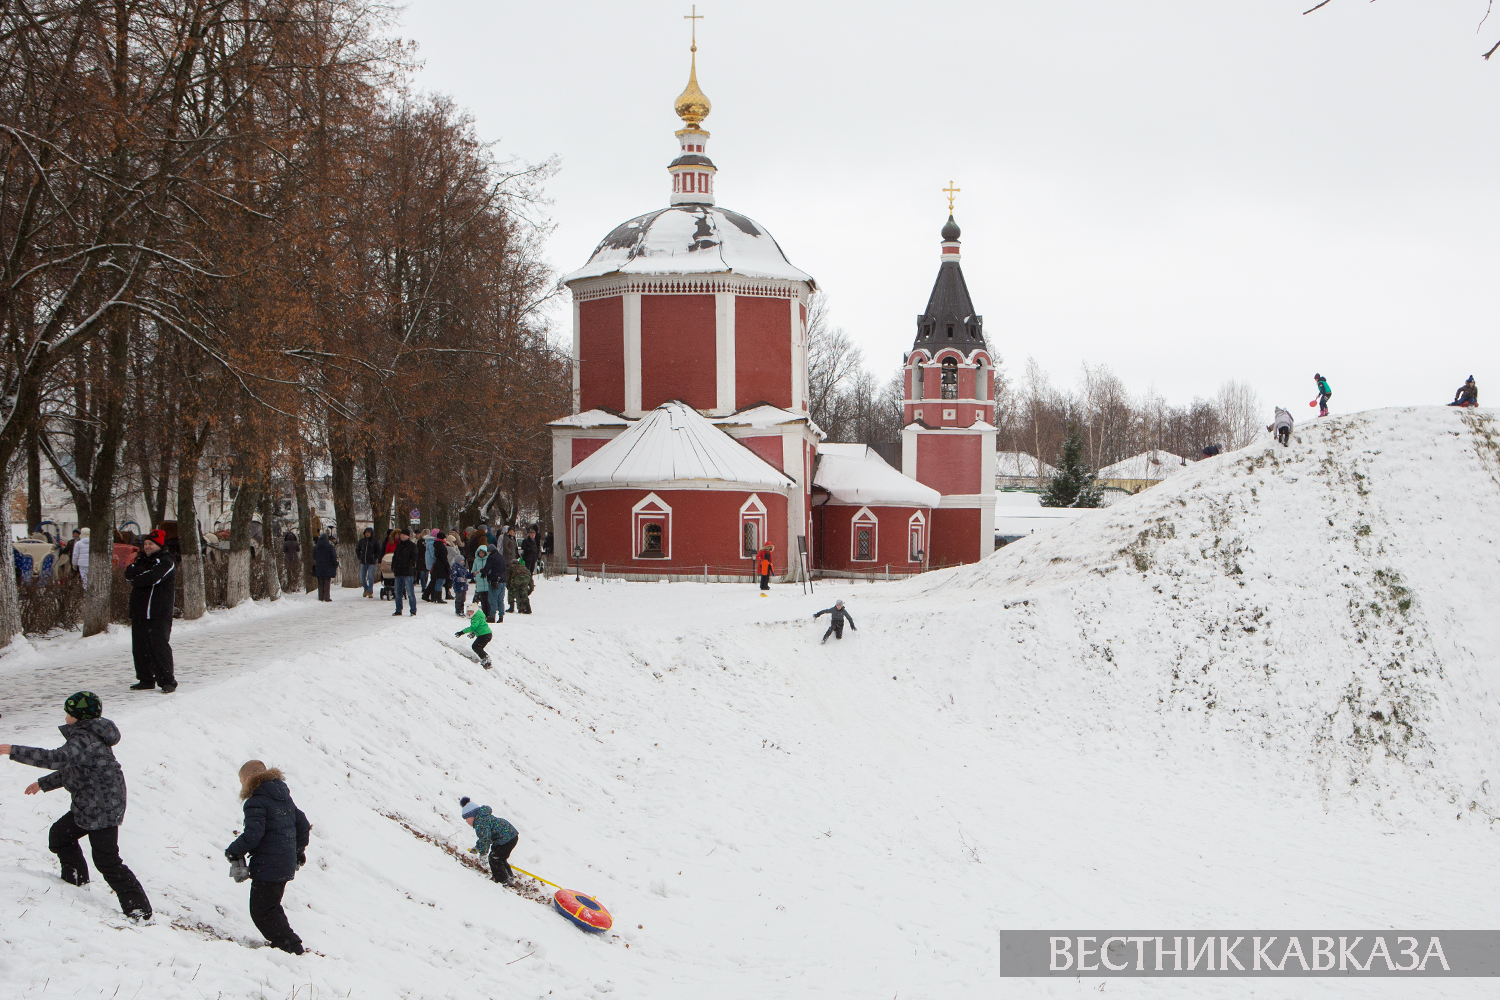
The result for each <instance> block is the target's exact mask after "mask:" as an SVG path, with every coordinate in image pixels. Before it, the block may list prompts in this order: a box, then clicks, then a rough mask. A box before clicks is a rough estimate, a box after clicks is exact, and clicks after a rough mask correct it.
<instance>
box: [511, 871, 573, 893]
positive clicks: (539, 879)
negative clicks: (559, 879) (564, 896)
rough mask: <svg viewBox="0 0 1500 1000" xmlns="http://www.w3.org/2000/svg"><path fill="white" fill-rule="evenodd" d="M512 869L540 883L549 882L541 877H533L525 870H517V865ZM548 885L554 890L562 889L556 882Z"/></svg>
mask: <svg viewBox="0 0 1500 1000" xmlns="http://www.w3.org/2000/svg"><path fill="white" fill-rule="evenodd" d="M511 867H512V868H514V869H515V870H516V871H518V872H520V873H521V874H522V875H529V876H530V877H531V878H534V879H536V880H537V881H538V882H547V880H546V879H544V878H542V877H541V876H540V875H532V874H531V872H529V871H527V870H526V869H524V868H516V866H515V865H511ZM547 884H548V885H550V886H551V887H552V888H554V889H561V888H562V886H560V885H558V884H557V883H556V882H547Z"/></svg>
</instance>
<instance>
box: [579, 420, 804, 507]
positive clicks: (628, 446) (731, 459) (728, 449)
mask: <svg viewBox="0 0 1500 1000" xmlns="http://www.w3.org/2000/svg"><path fill="white" fill-rule="evenodd" d="M791 483H792V480H791V479H790V478H789V477H787V476H785V475H783V474H782V473H781V472H780V470H778V469H776V468H774V467H772V466H771V465H770V464H768V463H767V462H766V461H765V460H764V459H762V458H761V457H760V456H759V455H757V454H755V452H753V451H751V450H750V449H749V448H747V447H745V446H744V445H742V444H740V443H739V442H738V441H736V440H735V439H734V438H732V437H730V436H729V435H728V434H726V433H724V432H723V431H721V430H719V428H717V427H715V426H714V425H713V424H711V423H709V422H708V420H707V418H705V417H703V416H702V415H701V414H699V413H698V411H697V410H695V409H693V408H692V407H691V406H688V405H687V404H686V403H679V402H677V401H676V400H673V401H671V402H668V403H663V404H662V405H660V406H658V407H657V408H656V409H654V410H652V411H651V412H650V413H648V414H646V415H645V416H644V417H642V418H641V419H640V420H638V421H636V423H635V424H634V425H633V426H631V427H630V428H628V429H627V430H625V431H624V432H622V433H621V434H620V435H619V436H618V437H616V438H613V439H611V440H610V441H609V443H608V444H605V445H604V446H603V447H601V448H600V449H599V450H598V451H596V452H594V453H593V454H592V455H590V456H589V457H587V458H585V459H584V460H583V461H582V462H579V463H578V464H577V465H575V466H574V467H573V468H571V469H569V470H568V471H567V472H565V473H563V474H562V476H560V477H559V478H558V480H557V485H558V486H559V487H561V488H562V489H564V490H587V489H663V488H665V489H671V488H673V487H677V488H686V489H711V490H712V489H721V490H742V489H751V490H784V489H785V488H786V487H788V486H790V485H791Z"/></svg>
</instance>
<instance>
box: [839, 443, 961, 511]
mask: <svg viewBox="0 0 1500 1000" xmlns="http://www.w3.org/2000/svg"><path fill="white" fill-rule="evenodd" d="M813 485H814V486H820V487H822V488H823V489H825V490H827V491H828V492H829V493H830V494H831V495H832V496H833V499H835V500H837V501H838V502H839V503H847V504H861V505H874V506H888V507H936V506H937V505H938V501H939V500H941V499H942V494H940V493H939V492H938V491H937V490H935V489H933V488H932V487H930V486H923V485H922V484H921V483H919V482H917V481H916V480H915V479H909V478H907V477H906V476H903V475H902V474H901V473H899V472H897V471H896V470H895V469H893V468H891V467H890V465H889V464H887V463H886V460H885V459H883V458H881V457H880V456H879V455H878V454H876V453H875V450H874V449H872V448H871V447H870V446H869V445H863V444H820V445H818V471H817V472H816V473H815V474H814V475H813Z"/></svg>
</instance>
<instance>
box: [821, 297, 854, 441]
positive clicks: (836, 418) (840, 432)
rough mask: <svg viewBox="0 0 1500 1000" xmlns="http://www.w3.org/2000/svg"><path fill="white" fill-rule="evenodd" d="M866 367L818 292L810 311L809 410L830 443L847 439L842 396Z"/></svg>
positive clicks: (825, 300) (826, 302) (849, 338)
mask: <svg viewBox="0 0 1500 1000" xmlns="http://www.w3.org/2000/svg"><path fill="white" fill-rule="evenodd" d="M863 367H864V355H863V354H862V352H861V351H860V349H859V348H858V347H856V346H854V340H853V338H851V337H850V336H849V334H848V333H846V332H845V331H844V328H843V327H836V326H834V325H833V323H832V321H831V319H830V316H829V309H828V298H827V296H826V295H824V294H823V293H822V292H815V293H814V294H813V296H812V298H811V300H810V301H809V302H808V308H807V408H808V412H809V413H810V414H811V416H812V419H813V422H814V423H816V424H817V425H818V426H819V427H821V428H823V430H824V431H825V432H827V434H828V436H829V438H830V440H834V441H841V440H844V439H845V433H844V431H845V430H846V428H845V427H844V426H843V423H844V420H845V419H846V414H844V413H843V412H842V411H841V407H840V405H839V404H840V402H841V400H840V395H841V393H842V392H843V390H844V389H845V388H847V387H848V384H849V383H850V382H852V381H854V380H855V379H857V378H858V377H859V374H860V372H861V370H862V369H863Z"/></svg>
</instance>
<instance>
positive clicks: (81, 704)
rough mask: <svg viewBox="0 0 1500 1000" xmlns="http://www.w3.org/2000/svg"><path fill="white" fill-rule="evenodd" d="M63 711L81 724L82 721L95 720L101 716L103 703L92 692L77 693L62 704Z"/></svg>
mask: <svg viewBox="0 0 1500 1000" xmlns="http://www.w3.org/2000/svg"><path fill="white" fill-rule="evenodd" d="M63 710H64V711H66V712H67V713H68V714H69V715H71V716H72V717H73V718H75V719H77V720H78V721H79V722H82V721H83V720H84V719H97V718H99V716H101V715H103V714H104V703H103V702H102V701H100V700H99V696H98V695H97V694H95V693H94V692H92V691H79V692H78V693H77V694H75V695H73V696H71V697H70V698H68V700H67V701H65V702H63Z"/></svg>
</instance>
